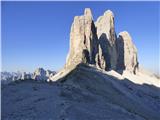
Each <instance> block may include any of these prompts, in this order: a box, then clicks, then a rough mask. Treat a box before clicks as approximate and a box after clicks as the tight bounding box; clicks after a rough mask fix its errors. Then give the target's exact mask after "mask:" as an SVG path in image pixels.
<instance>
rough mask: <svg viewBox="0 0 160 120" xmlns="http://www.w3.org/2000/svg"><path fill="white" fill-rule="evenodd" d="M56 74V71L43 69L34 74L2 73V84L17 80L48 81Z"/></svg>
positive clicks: (19, 72)
mask: <svg viewBox="0 0 160 120" xmlns="http://www.w3.org/2000/svg"><path fill="white" fill-rule="evenodd" d="M55 74H56V72H55V71H51V70H45V69H43V68H37V69H36V70H35V71H34V72H33V73H26V72H21V71H17V72H6V71H4V72H1V83H2V84H8V83H10V82H12V81H17V80H28V79H32V80H41V81H47V80H48V79H50V78H51V77H52V76H54V75H55Z"/></svg>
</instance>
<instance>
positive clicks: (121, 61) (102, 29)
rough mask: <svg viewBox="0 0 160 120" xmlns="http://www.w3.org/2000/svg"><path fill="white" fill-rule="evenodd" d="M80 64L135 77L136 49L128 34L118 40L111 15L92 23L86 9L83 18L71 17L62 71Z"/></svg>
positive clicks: (88, 11) (110, 13) (136, 65)
mask: <svg viewBox="0 0 160 120" xmlns="http://www.w3.org/2000/svg"><path fill="white" fill-rule="evenodd" d="M80 63H84V64H92V65H95V66H96V67H97V68H100V69H103V70H117V71H119V70H122V71H123V70H128V71H130V72H132V73H136V70H137V69H138V59H137V50H136V47H135V45H134V44H133V42H132V39H131V37H130V35H129V34H128V33H127V32H121V33H120V34H119V37H118V38H117V36H116V32H115V27H114V14H113V13H112V11H110V10H107V11H106V12H105V13H104V14H103V16H100V17H99V18H98V19H97V21H96V22H95V23H94V21H93V16H92V13H91V10H90V9H89V8H86V9H85V11H84V15H82V16H75V17H74V21H73V23H72V27H71V32H70V50H69V54H68V56H67V61H66V64H65V69H73V68H74V67H75V66H77V65H78V64H80Z"/></svg>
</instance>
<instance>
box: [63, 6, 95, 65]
mask: <svg viewBox="0 0 160 120" xmlns="http://www.w3.org/2000/svg"><path fill="white" fill-rule="evenodd" d="M96 53H97V35H96V28H95V25H94V22H93V17H92V13H91V10H90V9H89V8H86V9H85V11H84V15H82V16H75V18H74V21H73V24H72V27H71V33H70V52H69V55H68V58H67V64H66V67H72V66H74V65H77V64H79V63H88V64H92V63H95V56H96Z"/></svg>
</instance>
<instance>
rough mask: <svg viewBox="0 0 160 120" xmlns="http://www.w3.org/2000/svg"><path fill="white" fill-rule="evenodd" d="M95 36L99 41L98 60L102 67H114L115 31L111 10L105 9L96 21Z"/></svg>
mask: <svg viewBox="0 0 160 120" xmlns="http://www.w3.org/2000/svg"><path fill="white" fill-rule="evenodd" d="M95 24H96V28H97V36H98V41H99V46H100V47H99V52H102V53H99V55H100V60H99V61H100V62H99V66H100V68H102V69H105V70H109V69H116V64H117V51H116V44H115V41H116V33H115V28H114V15H113V13H112V11H110V10H107V11H106V12H105V13H104V14H103V16H100V17H99V18H98V19H97V21H96V23H95Z"/></svg>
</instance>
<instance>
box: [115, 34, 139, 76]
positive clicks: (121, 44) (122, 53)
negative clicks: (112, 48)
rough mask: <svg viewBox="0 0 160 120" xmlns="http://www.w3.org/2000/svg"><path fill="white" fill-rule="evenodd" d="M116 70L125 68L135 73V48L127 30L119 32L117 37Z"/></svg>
mask: <svg viewBox="0 0 160 120" xmlns="http://www.w3.org/2000/svg"><path fill="white" fill-rule="evenodd" d="M116 42H117V51H118V60H117V70H127V71H130V72H133V73H136V71H137V69H138V58H137V48H136V47H135V45H134V44H133V42H132V38H131V36H130V35H129V33H128V32H126V31H124V32H121V33H119V37H118V39H117V41H116Z"/></svg>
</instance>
